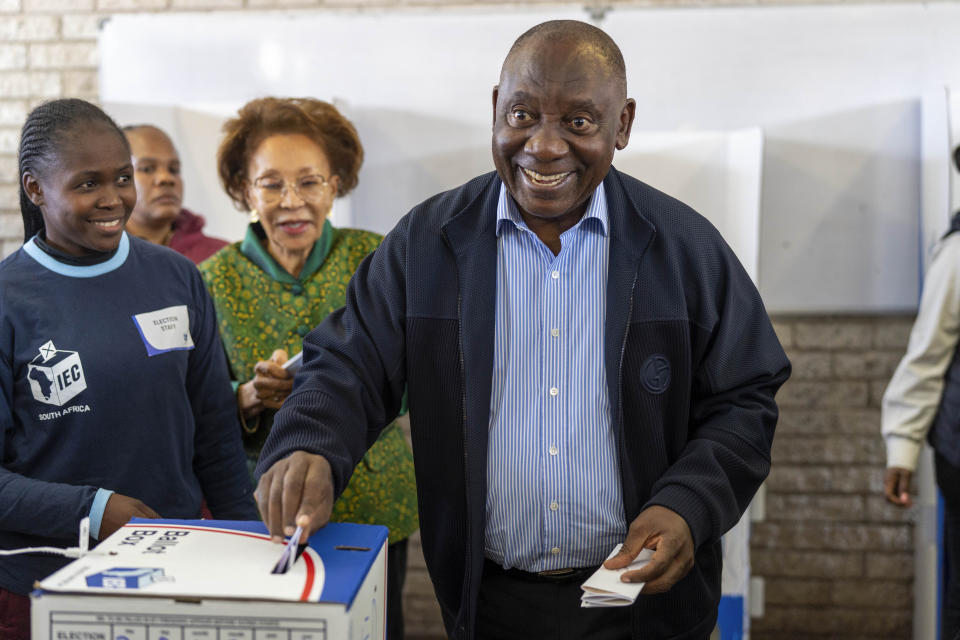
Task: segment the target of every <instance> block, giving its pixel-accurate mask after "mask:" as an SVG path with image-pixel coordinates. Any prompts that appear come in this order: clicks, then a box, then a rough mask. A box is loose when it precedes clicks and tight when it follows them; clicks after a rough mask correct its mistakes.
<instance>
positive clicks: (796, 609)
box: [751, 316, 914, 640]
mask: <svg viewBox="0 0 960 640" xmlns="http://www.w3.org/2000/svg"><path fill="white" fill-rule="evenodd" d="M912 321H913V318H912V317H908V316H894V317H781V318H777V319H776V322H775V324H776V328H777V333H778V335H779V336H780V339H781V341H782V342H783V345H784V347H785V348H786V350H787V353H788V355H789V356H790V360H791V362H792V363H793V376H792V377H791V379H790V380H789V381H788V382H787V384H785V385H784V386H783V388H782V390H781V391H780V393H779V395H778V396H777V400H778V403H779V405H780V408H781V418H780V423H779V426H778V427H777V434H776V438H775V440H774V446H773V467H772V470H771V473H770V478H769V479H768V481H767V509H766V520H765V521H764V522H761V523H757V524H755V526H754V528H753V536H752V544H751V547H752V549H751V559H752V567H753V573H754V575H755V576H762V577H763V578H764V579H765V591H766V598H765V608H766V610H765V615H764V617H763V618H761V619H757V620H754V622H753V625H754V626H753V634H752V638H753V640H782V639H784V638H790V639H795V640H803V639H806V638H844V639H847V640H853V639H855V638H856V639H861V638H864V639H865V638H877V639H879V638H883V639H885V640H894V639H897V638H904V639H906V638H909V637H910V636H911V633H912V613H911V611H912V607H913V592H912V578H913V524H912V522H913V517H914V514H913V513H912V510H906V511H905V510H901V509H899V508H897V507H894V506H892V505H887V504H886V503H885V501H884V499H883V496H882V494H881V492H882V487H883V468H884V463H885V458H884V456H885V453H884V448H883V441H882V439H881V438H880V400H881V398H882V396H883V391H884V388H885V387H886V383H887V381H888V380H889V379H890V375H891V374H892V373H893V370H894V368H896V365H897V363H898V362H899V360H900V358H901V357H902V355H903V352H904V350H905V349H906V344H907V338H908V336H909V332H910V327H911V325H912Z"/></svg>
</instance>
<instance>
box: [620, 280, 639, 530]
mask: <svg viewBox="0 0 960 640" xmlns="http://www.w3.org/2000/svg"><path fill="white" fill-rule="evenodd" d="M636 288H637V271H636V269H634V272H633V282H632V283H631V285H630V300H629V302H628V303H627V304H628V306H627V324H626V326H625V327H624V328H623V343H622V344H621V345H620V362H619V364H618V366H617V424H618V425H619V426H620V429H619V430H618V432H617V441H618V442H617V444H618V446H619V448H620V464H621V469H620V477H621V478H623V468H622V465H623V464H625V463H626V455H627V446H626V439H625V437H624V430H625V428H624V425H623V358H624V357H625V355H626V353H627V336H628V335H629V334H630V321H631V320H632V319H633V297H634V295H635V293H636ZM623 517H624V519H626V518H627V517H628V515H627V504H626V502H624V504H623ZM629 525H630V523H629V522H628V523H627V526H629Z"/></svg>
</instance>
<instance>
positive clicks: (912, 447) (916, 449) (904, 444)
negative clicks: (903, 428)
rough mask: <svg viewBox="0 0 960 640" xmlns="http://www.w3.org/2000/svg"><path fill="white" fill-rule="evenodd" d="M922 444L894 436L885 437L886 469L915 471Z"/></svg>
mask: <svg viewBox="0 0 960 640" xmlns="http://www.w3.org/2000/svg"><path fill="white" fill-rule="evenodd" d="M922 447H923V443H922V442H917V441H916V440H911V439H910V438H903V437H900V436H895V435H888V436H887V467H888V468H889V467H901V468H903V469H909V470H910V471H915V470H916V468H917V459H918V458H919V457H920V449H921V448H922Z"/></svg>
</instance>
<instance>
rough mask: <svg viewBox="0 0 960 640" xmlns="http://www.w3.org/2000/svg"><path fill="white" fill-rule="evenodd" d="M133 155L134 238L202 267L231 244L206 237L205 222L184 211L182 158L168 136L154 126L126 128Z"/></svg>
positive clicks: (130, 223)
mask: <svg viewBox="0 0 960 640" xmlns="http://www.w3.org/2000/svg"><path fill="white" fill-rule="evenodd" d="M123 130H124V132H125V133H126V134H127V140H129V142H130V151H131V153H132V154H133V167H134V180H135V181H136V184H137V206H136V207H135V208H134V210H133V213H132V214H131V216H130V219H129V220H128V221H127V231H129V232H130V233H131V234H133V235H135V236H137V237H140V238H143V239H144V240H149V241H150V242H153V243H155V244H162V245H166V246H168V247H170V248H171V249H173V250H174V251H176V252H178V253H181V254H183V255H185V256H186V257H188V258H190V259H191V260H193V262H194V263H200V262H203V261H204V260H206V259H207V258H209V257H210V256H212V255H213V254H215V253H216V252H217V251H219V250H220V249H221V248H223V247H225V246H226V245H227V244H228V243H227V242H226V241H224V240H221V239H220V238H211V237H210V236H207V235H204V234H203V231H202V229H203V225H204V219H203V218H202V217H201V216H198V215H197V214H195V213H192V212H190V211H188V210H187V209H183V208H182V207H181V203H182V201H183V178H182V177H181V176H180V156H179V155H178V154H177V150H176V148H175V147H174V146H173V142H172V141H171V140H170V138H169V137H168V136H167V134H166V133H164V132H163V131H161V130H160V129H158V128H157V127H154V126H152V125H146V124H144V125H135V126H131V127H124V129H123Z"/></svg>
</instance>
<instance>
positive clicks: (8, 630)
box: [0, 589, 30, 640]
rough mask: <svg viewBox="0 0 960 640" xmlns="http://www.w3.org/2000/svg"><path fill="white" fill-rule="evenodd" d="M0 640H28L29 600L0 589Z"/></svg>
mask: <svg viewBox="0 0 960 640" xmlns="http://www.w3.org/2000/svg"><path fill="white" fill-rule="evenodd" d="M0 638H2V639H3V640H30V598H28V597H27V596H21V595H20V594H18V593H13V592H11V591H7V590H6V589H0Z"/></svg>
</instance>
